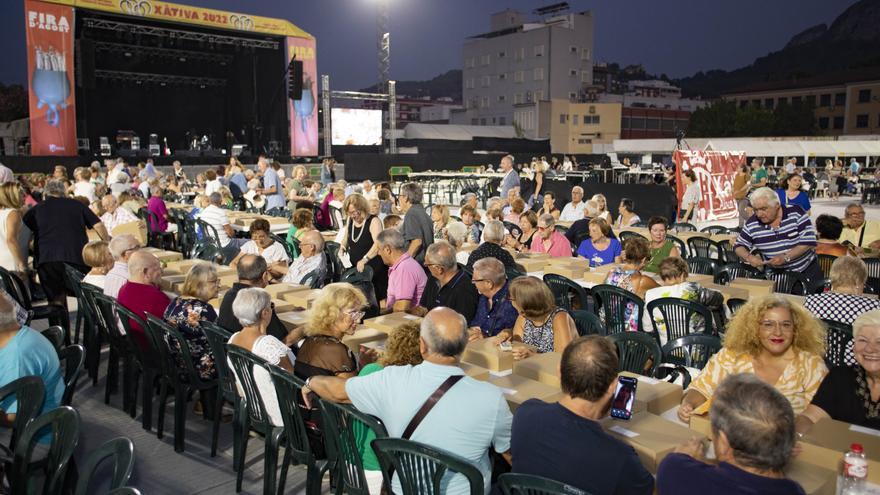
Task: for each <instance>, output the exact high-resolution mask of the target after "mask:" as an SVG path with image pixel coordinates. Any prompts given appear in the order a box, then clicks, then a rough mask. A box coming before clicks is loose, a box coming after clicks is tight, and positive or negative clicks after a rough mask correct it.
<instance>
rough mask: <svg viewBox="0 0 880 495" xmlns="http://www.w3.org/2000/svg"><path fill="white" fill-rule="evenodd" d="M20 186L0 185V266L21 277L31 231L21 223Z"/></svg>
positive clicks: (26, 262)
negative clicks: (2, 245) (1, 245)
mask: <svg viewBox="0 0 880 495" xmlns="http://www.w3.org/2000/svg"><path fill="white" fill-rule="evenodd" d="M23 198H24V196H23V195H22V190H21V186H19V185H18V183H17V182H7V183H4V184H2V185H0V241H2V242H3V244H4V249H0V266H2V267H3V268H5V269H7V270H9V271H11V272H18V273H19V276H23V275H24V273H25V272H26V271H27V266H28V240H29V239H30V236H31V231H30V229H28V228H27V227H26V226H25V225H24V224H23V223H22V221H21V207H22V205H23V201H22V200H23Z"/></svg>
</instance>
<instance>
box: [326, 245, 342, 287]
mask: <svg viewBox="0 0 880 495" xmlns="http://www.w3.org/2000/svg"><path fill="white" fill-rule="evenodd" d="M324 256H325V257H326V258H327V276H328V277H329V278H330V279H331V280H332V281H333V282H339V279H340V278H342V262H340V261H339V243H338V242H335V241H327V242H325V243H324Z"/></svg>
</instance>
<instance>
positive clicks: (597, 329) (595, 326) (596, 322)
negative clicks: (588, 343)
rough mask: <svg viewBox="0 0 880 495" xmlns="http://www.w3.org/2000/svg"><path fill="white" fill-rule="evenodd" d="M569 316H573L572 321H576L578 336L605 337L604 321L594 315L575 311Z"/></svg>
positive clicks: (583, 311)
mask: <svg viewBox="0 0 880 495" xmlns="http://www.w3.org/2000/svg"><path fill="white" fill-rule="evenodd" d="M568 314H570V315H571V319H572V320H574V325H575V327H577V331H578V335H580V336H582V337H583V336H584V335H605V334H606V332H605V326H604V325H602V320H600V319H599V317H598V316H596V315H595V314H594V313H591V312H589V311H585V310H582V309H581V310H575V311H569V312H568Z"/></svg>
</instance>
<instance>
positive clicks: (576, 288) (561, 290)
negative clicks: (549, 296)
mask: <svg viewBox="0 0 880 495" xmlns="http://www.w3.org/2000/svg"><path fill="white" fill-rule="evenodd" d="M544 283H545V284H547V287H549V288H550V292H552V293H553V298H554V299H555V300H556V305H557V306H559V307H560V308H562V309H565V310H567V311H571V310H573V309H574V308H573V307H572V302H573V301H575V300H577V301H579V302H580V306H579V309H582V310H583V309H587V304H588V303H587V301H588V300H589V296H587V291H586V289H584V288H583V287H582V286H581V285H579V284H578V283H577V282H575V281H574V280H572V279H570V278H568V277H565V276H562V275H556V274H554V273H547V274H545V275H544Z"/></svg>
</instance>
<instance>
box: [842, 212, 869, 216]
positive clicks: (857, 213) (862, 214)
mask: <svg viewBox="0 0 880 495" xmlns="http://www.w3.org/2000/svg"><path fill="white" fill-rule="evenodd" d="M846 216H848V217H863V216H865V212H864V211H857V212H854V213H847V214H846Z"/></svg>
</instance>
